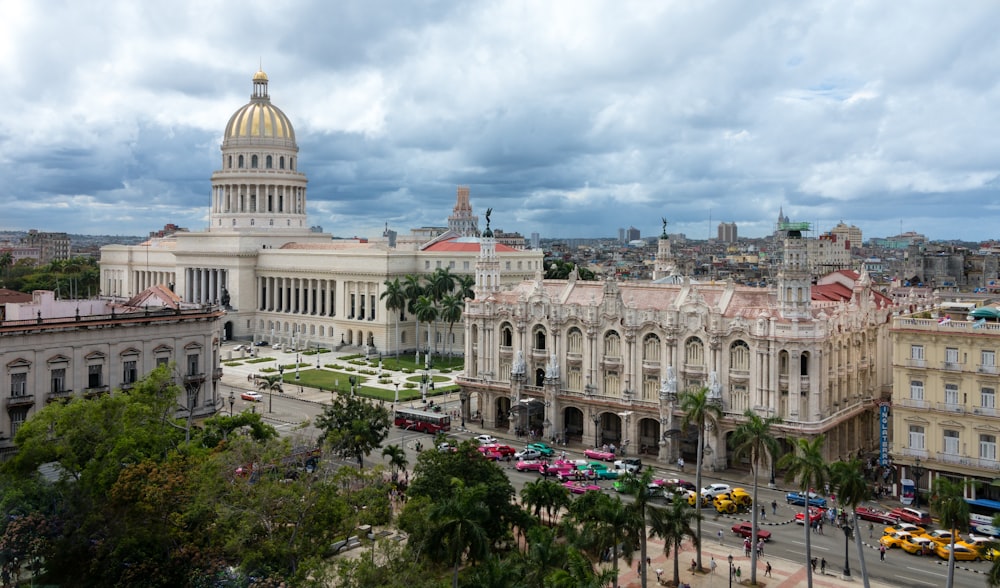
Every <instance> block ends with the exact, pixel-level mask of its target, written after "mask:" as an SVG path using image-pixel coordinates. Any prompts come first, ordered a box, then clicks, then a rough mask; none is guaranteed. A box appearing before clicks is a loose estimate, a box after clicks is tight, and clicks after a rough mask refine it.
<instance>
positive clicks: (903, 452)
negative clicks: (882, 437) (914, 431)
mask: <svg viewBox="0 0 1000 588" xmlns="http://www.w3.org/2000/svg"><path fill="white" fill-rule="evenodd" d="M896 453H897V454H898V455H900V456H901V457H913V458H917V457H919V458H920V459H923V460H926V459H927V456H928V453H927V450H926V449H913V448H912V447H903V448H900V449H899V450H897V451H896Z"/></svg>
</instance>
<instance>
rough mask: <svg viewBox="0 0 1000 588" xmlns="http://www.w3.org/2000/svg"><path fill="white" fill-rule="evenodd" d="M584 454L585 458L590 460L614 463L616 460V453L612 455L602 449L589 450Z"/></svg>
mask: <svg viewBox="0 0 1000 588" xmlns="http://www.w3.org/2000/svg"><path fill="white" fill-rule="evenodd" d="M583 454H584V455H585V456H587V457H588V458H590V459H599V460H601V461H614V460H615V454H614V453H611V452H610V451H604V450H601V449H597V448H594V449H587V450H585V451H584V452H583Z"/></svg>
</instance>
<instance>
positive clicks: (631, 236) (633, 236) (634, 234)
mask: <svg viewBox="0 0 1000 588" xmlns="http://www.w3.org/2000/svg"><path fill="white" fill-rule="evenodd" d="M625 237H626V239H625V242H626V243H631V242H632V241H638V240H639V239H641V238H642V236H641V235H640V234H639V229H637V228H635V227H629V228H628V231H627V232H626V233H625Z"/></svg>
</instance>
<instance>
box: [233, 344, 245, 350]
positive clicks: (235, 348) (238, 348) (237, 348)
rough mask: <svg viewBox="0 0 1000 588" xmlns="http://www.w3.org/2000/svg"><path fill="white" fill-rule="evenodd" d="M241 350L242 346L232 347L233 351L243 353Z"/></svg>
mask: <svg viewBox="0 0 1000 588" xmlns="http://www.w3.org/2000/svg"><path fill="white" fill-rule="evenodd" d="M247 347H249V346H247ZM243 349H244V346H243V345H237V346H236V347H233V351H243Z"/></svg>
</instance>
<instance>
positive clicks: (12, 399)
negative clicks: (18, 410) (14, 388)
mask: <svg viewBox="0 0 1000 588" xmlns="http://www.w3.org/2000/svg"><path fill="white" fill-rule="evenodd" d="M34 403H35V397H34V396H33V395H31V394H19V395H17V396H8V397H7V402H6V404H7V408H14V407H17V406H31V405H32V404H34Z"/></svg>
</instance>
